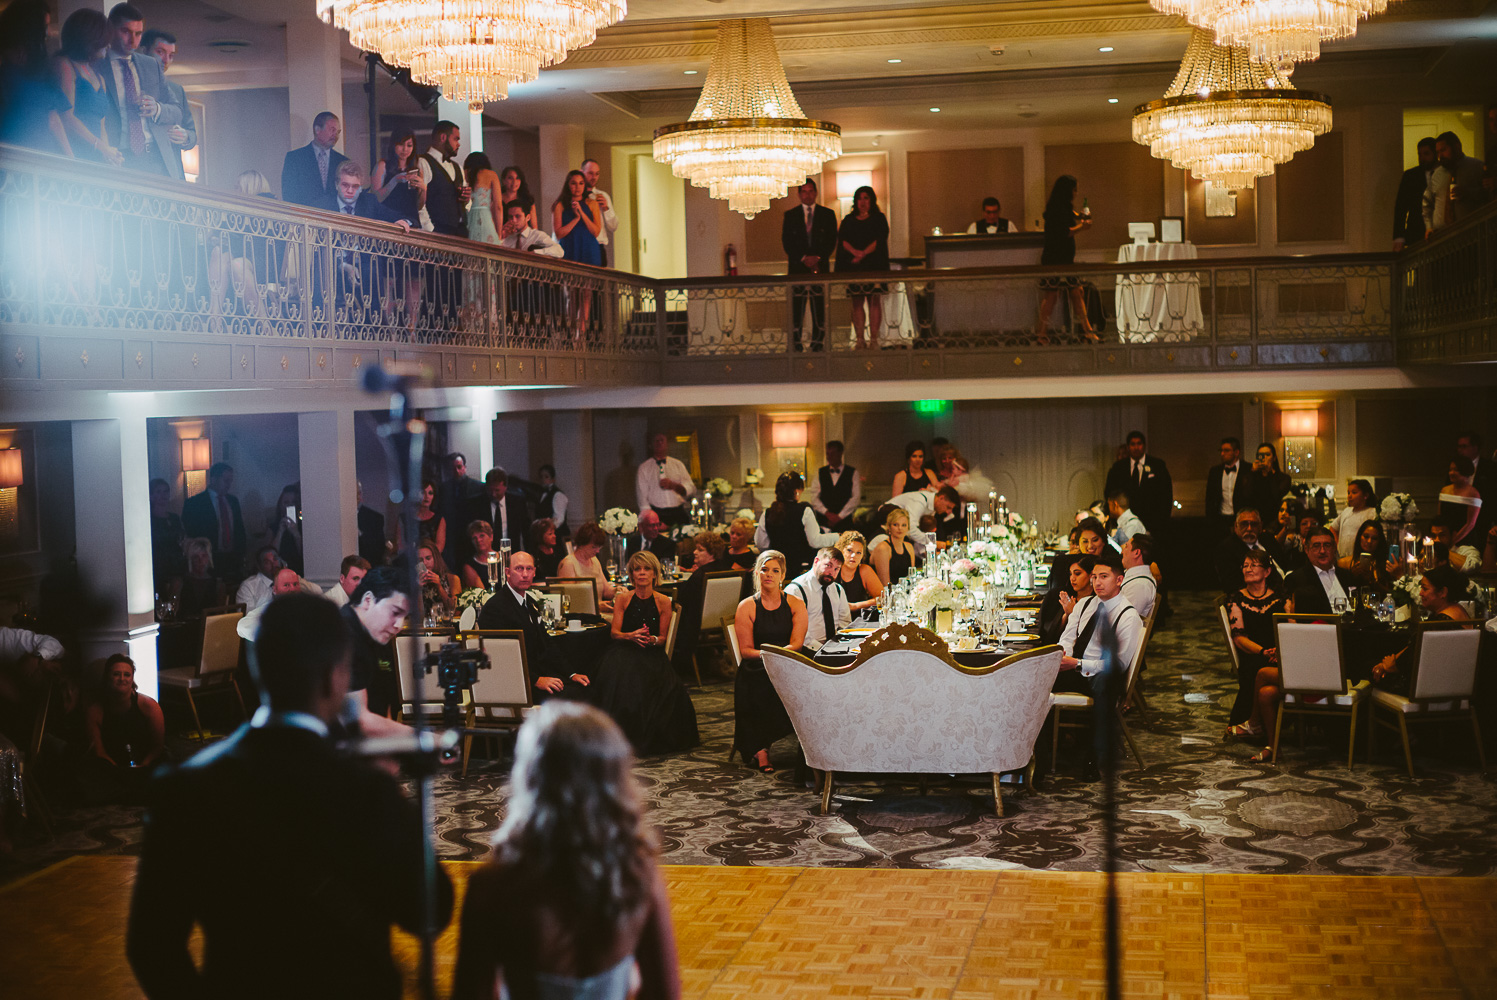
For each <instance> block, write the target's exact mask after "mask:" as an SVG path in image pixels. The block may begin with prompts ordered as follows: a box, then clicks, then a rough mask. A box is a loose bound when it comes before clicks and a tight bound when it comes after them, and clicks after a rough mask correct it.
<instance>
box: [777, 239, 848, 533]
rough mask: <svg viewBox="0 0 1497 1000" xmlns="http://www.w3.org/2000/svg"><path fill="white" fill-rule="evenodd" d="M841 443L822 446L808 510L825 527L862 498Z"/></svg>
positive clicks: (839, 522) (845, 517)
mask: <svg viewBox="0 0 1497 1000" xmlns="http://www.w3.org/2000/svg"><path fill="white" fill-rule="evenodd" d="M792 211H793V210H792ZM842 450H843V449H842V442H841V441H828V442H827V443H826V464H825V465H823V466H822V467H821V468H819V469H817V470H816V495H815V496H814V497H812V498H811V509H812V510H813V511H815V512H816V520H817V521H819V522H820V523H821V524H823V525H825V526H826V527H828V528H840V527H842V526H843V522H844V521H847V522H849V523H851V518H852V515H853V511H855V510H857V509H858V503H859V502H860V501H861V500H862V499H863V477H862V476H861V475H860V474H859V473H858V470H857V469H855V468H853V467H852V466H850V465H844V464H843V462H842Z"/></svg>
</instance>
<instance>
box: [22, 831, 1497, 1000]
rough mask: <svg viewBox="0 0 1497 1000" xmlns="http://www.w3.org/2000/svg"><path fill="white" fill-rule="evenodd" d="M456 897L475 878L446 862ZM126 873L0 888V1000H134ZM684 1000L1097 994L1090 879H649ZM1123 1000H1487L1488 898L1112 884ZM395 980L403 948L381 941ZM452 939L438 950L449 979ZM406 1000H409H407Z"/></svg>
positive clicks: (1417, 883)
mask: <svg viewBox="0 0 1497 1000" xmlns="http://www.w3.org/2000/svg"><path fill="white" fill-rule="evenodd" d="M446 864H447V870H448V872H449V873H451V875H452V877H453V880H454V881H455V882H456V883H457V885H458V889H459V893H461V890H462V887H463V884H464V882H465V880H466V877H467V874H468V872H469V871H470V870H471V868H472V865H473V864H474V862H448V863H446ZM134 872H135V859H133V858H126V857H100V856H80V857H75V858H72V859H70V860H68V861H64V862H62V863H60V864H57V865H54V866H53V867H51V868H48V869H46V870H45V871H42V872H39V873H37V874H36V875H33V876H31V877H29V878H26V879H22V880H20V881H18V882H14V883H12V884H10V885H8V886H6V887H4V888H0V955H3V956H4V958H3V960H0V970H3V971H0V994H3V995H4V996H5V997H6V998H7V1000H31V998H49V1000H51V998H75V997H77V998H89V1000H114V998H126V997H132V998H133V997H139V996H140V992H139V990H138V989H137V988H136V986H135V981H134V978H133V977H132V976H131V974H130V969H129V966H128V965H127V964H126V962H125V956H124V931H125V918H126V914H127V912H128V909H129V894H130V885H131V882H132V880H133V878H134ZM666 877H667V881H668V883H669V886H670V895H671V908H672V911H673V913H674V916H675V923H676V933H677V937H678V942H679V948H680V955H681V975H682V981H683V985H684V993H685V996H686V997H688V998H694V1000H695V998H711V1000H749V998H761V997H767V998H776V1000H812V998H820V997H888V998H896V997H897V998H906V997H908V998H924V997H931V998H936V997H943V998H950V1000H988V998H996V997H1003V998H1007V997H1015V998H1035V1000H1040V998H1062V997H1065V998H1075V997H1101V996H1102V995H1103V980H1102V977H1103V956H1102V928H1103V915H1102V895H1101V894H1102V887H1103V879H1102V876H1101V875H1097V874H1092V873H1056V872H1016V871H1002V872H983V871H917V870H892V869H829V868H720V867H670V868H667V869H666ZM1119 885H1120V887H1121V911H1122V923H1123V933H1124V961H1123V971H1124V995H1125V996H1130V997H1140V998H1161V1000H1168V998H1191V997H1202V998H1205V997H1212V998H1222V1000H1236V998H1296V1000H1298V998H1322V997H1324V998H1336V1000H1363V998H1367V1000H1371V998H1381V997H1387V998H1399V1000H1404V998H1452V1000H1454V998H1465V1000H1476V998H1483V997H1493V996H1497V880H1493V879H1484V878H1353V877H1344V876H1290V875H1188V874H1131V873H1130V874H1125V875H1123V876H1121V877H1120V879H1119ZM398 938H399V940H398V941H397V948H398V949H399V951H400V953H401V955H402V957H403V959H404V960H405V965H406V966H407V967H408V968H410V967H413V966H414V955H415V942H414V940H413V939H411V938H409V937H406V936H405V935H398ZM456 944H457V930H456V921H455V920H454V922H453V925H452V926H451V927H449V928H448V930H447V932H446V933H445V934H444V935H443V936H442V939H441V941H440V945H439V966H438V968H439V971H440V973H441V975H442V977H443V994H442V995H445V992H446V989H445V983H446V981H447V977H449V976H450V974H451V969H452V962H453V960H454V958H455V949H456ZM407 995H408V996H414V995H415V994H414V990H413V989H408V991H407Z"/></svg>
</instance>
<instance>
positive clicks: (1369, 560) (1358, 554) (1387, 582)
mask: <svg viewBox="0 0 1497 1000" xmlns="http://www.w3.org/2000/svg"><path fill="white" fill-rule="evenodd" d="M1336 563H1337V565H1338V566H1340V567H1341V568H1342V569H1344V570H1346V571H1347V572H1349V573H1351V575H1352V576H1354V577H1356V579H1357V585H1358V586H1361V587H1371V588H1372V589H1373V590H1375V591H1377V592H1378V593H1380V594H1384V593H1387V592H1388V589H1389V588H1390V587H1392V586H1393V581H1394V580H1395V579H1397V578H1398V575H1399V573H1400V572H1401V571H1402V570H1403V566H1402V565H1401V564H1400V563H1398V562H1395V561H1394V560H1392V559H1389V558H1388V538H1387V536H1386V535H1385V534H1384V533H1383V522H1381V521H1379V520H1378V519H1377V518H1373V519H1372V520H1370V521H1363V522H1362V526H1361V527H1360V528H1358V529H1357V540H1356V541H1355V542H1353V543H1352V548H1351V555H1349V556H1347V557H1346V558H1345V559H1338V560H1336Z"/></svg>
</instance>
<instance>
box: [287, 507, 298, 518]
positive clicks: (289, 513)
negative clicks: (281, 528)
mask: <svg viewBox="0 0 1497 1000" xmlns="http://www.w3.org/2000/svg"><path fill="white" fill-rule="evenodd" d="M286 520H288V521H295V520H296V508H295V507H287V508H286Z"/></svg>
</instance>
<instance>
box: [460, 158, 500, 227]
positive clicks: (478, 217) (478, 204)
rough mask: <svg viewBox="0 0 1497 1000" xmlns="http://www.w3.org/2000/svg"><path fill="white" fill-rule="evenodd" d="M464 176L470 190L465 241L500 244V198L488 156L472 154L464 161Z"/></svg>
mask: <svg viewBox="0 0 1497 1000" xmlns="http://www.w3.org/2000/svg"><path fill="white" fill-rule="evenodd" d="M463 176H464V177H466V178H468V184H469V185H470V186H471V187H472V188H473V194H472V200H471V201H469V203H468V239H470V240H477V241H478V242H480V243H493V244H496V245H497V244H498V242H499V231H500V230H501V229H503V228H504V208H503V205H502V201H503V196H502V195H501V194H500V193H499V175H498V174H496V173H494V167H493V164H491V163H490V162H489V158H488V155H487V154H485V153H483V152H480V151H475V152H472V153H469V154H468V158H467V159H466V160H464V161H463Z"/></svg>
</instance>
